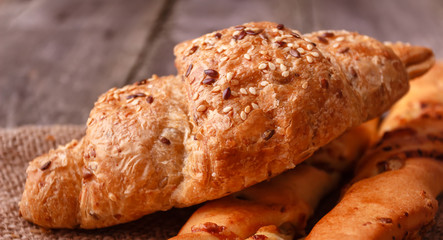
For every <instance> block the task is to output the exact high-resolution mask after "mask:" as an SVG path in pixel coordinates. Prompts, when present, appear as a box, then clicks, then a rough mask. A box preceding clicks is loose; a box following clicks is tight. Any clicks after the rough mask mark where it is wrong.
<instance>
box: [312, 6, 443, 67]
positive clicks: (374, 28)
mask: <svg viewBox="0 0 443 240" xmlns="http://www.w3.org/2000/svg"><path fill="white" fill-rule="evenodd" d="M313 17H314V29H312V30H319V29H346V30H351V31H357V32H360V33H362V34H367V35H369V36H371V37H374V38H377V39H378V40H381V41H392V42H396V41H402V42H410V43H411V44H416V45H423V46H428V47H430V48H432V49H433V50H434V52H435V54H436V56H437V58H440V59H441V58H443V40H442V37H443V1H441V0H421V1H416V0H391V1H377V2H374V1H365V0H359V1H348V0H337V1H327V0H313Z"/></svg>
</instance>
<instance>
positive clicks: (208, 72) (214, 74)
mask: <svg viewBox="0 0 443 240" xmlns="http://www.w3.org/2000/svg"><path fill="white" fill-rule="evenodd" d="M204 72H205V74H206V75H208V76H210V77H213V78H216V77H218V72H217V71H215V70H214V69H206V70H204Z"/></svg>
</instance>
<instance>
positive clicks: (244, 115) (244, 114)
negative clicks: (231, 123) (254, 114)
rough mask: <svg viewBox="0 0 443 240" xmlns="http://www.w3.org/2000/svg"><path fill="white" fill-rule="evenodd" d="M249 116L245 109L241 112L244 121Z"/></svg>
mask: <svg viewBox="0 0 443 240" xmlns="http://www.w3.org/2000/svg"><path fill="white" fill-rule="evenodd" d="M247 116H248V115H246V113H245V112H243V111H242V112H241V113H240V117H241V119H242V120H243V121H244V120H246V118H247Z"/></svg>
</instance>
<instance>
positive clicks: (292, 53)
mask: <svg viewBox="0 0 443 240" xmlns="http://www.w3.org/2000/svg"><path fill="white" fill-rule="evenodd" d="M289 54H291V55H292V56H294V57H296V58H299V57H300V53H299V52H298V51H297V50H295V49H291V50H289Z"/></svg>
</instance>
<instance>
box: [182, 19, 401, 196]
mask: <svg viewBox="0 0 443 240" xmlns="http://www.w3.org/2000/svg"><path fill="white" fill-rule="evenodd" d="M248 33H250V34H248ZM337 34H338V33H337ZM340 34H342V35H343V36H346V38H344V39H345V40H344V41H343V42H344V43H346V44H347V45H346V46H348V47H349V50H348V51H349V52H350V54H344V55H343V54H341V55H343V56H341V55H340V56H338V54H340V53H336V52H331V53H329V52H326V51H329V50H328V49H322V48H320V47H319V48H317V47H315V45H314V44H313V43H311V42H309V41H307V40H305V39H303V38H302V37H299V34H298V33H297V32H294V31H292V30H290V29H288V28H282V29H281V30H279V29H278V28H277V24H274V23H269V22H261V23H248V24H244V25H242V26H237V27H232V28H228V29H224V30H221V31H218V32H214V33H210V34H206V35H204V36H202V37H200V38H197V39H195V40H192V41H187V42H184V43H181V44H179V45H177V46H176V48H175V55H176V56H177V58H176V66H177V68H178V71H179V73H180V74H181V75H182V76H184V79H185V85H186V87H187V91H188V95H187V97H188V100H189V102H190V105H189V114H190V115H191V116H193V120H194V121H195V125H196V126H197V127H196V128H195V129H194V133H195V134H196V136H197V144H198V145H199V146H200V149H202V150H203V153H202V154H203V158H205V159H207V160H206V162H209V163H210V165H209V166H208V168H209V169H210V170H209V171H210V172H212V173H213V176H206V178H203V179H202V180H198V181H205V182H207V183H208V184H206V188H204V189H199V188H193V189H192V191H189V189H184V191H189V194H186V195H184V196H185V199H183V201H186V200H187V199H190V198H193V197H195V196H198V195H199V194H200V193H203V194H204V195H206V196H212V195H214V194H220V191H222V192H225V193H229V192H231V191H238V190H240V189H242V188H244V187H247V186H250V185H251V184H254V183H256V182H259V181H261V180H262V179H266V178H268V177H269V176H274V175H276V174H279V173H280V172H282V171H284V170H286V169H289V168H292V167H294V166H295V165H296V164H298V163H300V162H301V161H303V160H304V159H305V158H306V157H308V156H309V155H311V154H312V153H313V152H314V151H315V150H316V149H317V148H318V147H320V146H321V145H324V144H326V143H327V142H329V141H331V140H332V139H333V138H335V137H337V136H338V135H340V134H341V133H342V132H343V131H344V130H345V129H346V128H348V127H350V126H355V125H358V124H359V123H361V122H362V121H364V120H367V119H368V118H372V117H374V116H377V115H379V114H381V113H382V112H383V111H385V110H386V109H387V108H388V107H389V106H390V105H391V104H392V102H394V101H395V100H397V99H398V98H399V97H400V96H401V95H403V94H404V93H405V92H406V91H407V89H408V83H407V76H406V72H405V69H404V67H403V65H402V63H401V62H400V60H399V58H398V57H397V56H396V55H395V54H394V53H393V52H392V50H391V49H390V48H388V47H386V46H384V45H383V44H381V43H379V42H377V41H376V40H374V39H371V38H369V37H365V38H363V37H359V35H357V34H355V33H347V32H340ZM308 37H309V36H308ZM340 37H342V36H341V35H340ZM348 38H349V39H348ZM351 38H352V39H351ZM351 40H352V41H351ZM317 46H319V44H317ZM351 53H352V54H351ZM299 56H300V57H299ZM355 58H360V59H362V60H361V61H356V60H354V59H355ZM365 59H370V60H365ZM372 59H376V60H372ZM363 60H365V61H363ZM340 61H345V63H343V64H342V65H339V64H337V62H340ZM350 64H354V65H355V66H356V67H358V68H356V71H358V72H360V71H361V75H358V76H357V78H354V79H352V81H351V80H349V79H348V78H347V77H346V76H345V75H350V70H349V69H350V68H349V66H348V65H350ZM345 66H346V68H345ZM380 69H383V71H380ZM371 73H373V74H371ZM363 76H364V77H363ZM382 79H383V80H382ZM227 89H229V90H227ZM225 91H230V96H229V97H226V94H223V92H225ZM228 95H229V94H228ZM246 159H247V160H246ZM188 173H189V175H191V176H192V175H195V174H193V172H192V171H189V172H188ZM250 173H254V174H253V175H251V174H250ZM203 174H204V173H203ZM194 179H196V180H197V178H196V177H194ZM188 185H189V186H190V184H188ZM192 185H196V184H192ZM219 186H225V187H224V188H223V189H220V187H219ZM216 189H217V190H216ZM213 190H216V191H217V193H215V192H212V191H213Z"/></svg>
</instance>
